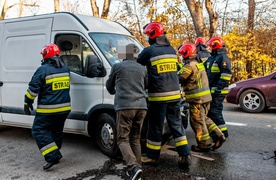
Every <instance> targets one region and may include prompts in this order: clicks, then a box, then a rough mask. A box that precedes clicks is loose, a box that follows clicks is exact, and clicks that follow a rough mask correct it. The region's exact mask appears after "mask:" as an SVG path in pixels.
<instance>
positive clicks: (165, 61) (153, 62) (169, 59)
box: [151, 58, 178, 66]
mask: <svg viewBox="0 0 276 180" xmlns="http://www.w3.org/2000/svg"><path fill="white" fill-rule="evenodd" d="M177 62H178V61H177V59H176V58H164V59H160V60H156V61H152V62H151V66H155V65H157V64H164V63H177Z"/></svg>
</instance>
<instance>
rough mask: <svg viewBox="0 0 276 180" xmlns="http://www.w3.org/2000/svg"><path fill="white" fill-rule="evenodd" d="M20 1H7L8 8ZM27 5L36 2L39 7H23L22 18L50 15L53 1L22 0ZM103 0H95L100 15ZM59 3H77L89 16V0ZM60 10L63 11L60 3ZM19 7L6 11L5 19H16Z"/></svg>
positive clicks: (65, 0)
mask: <svg viewBox="0 0 276 180" xmlns="http://www.w3.org/2000/svg"><path fill="white" fill-rule="evenodd" d="M19 1H20V0H8V6H10V5H13V4H16V3H18V2H19ZM24 1H25V2H27V3H30V4H31V3H33V2H37V4H38V5H39V7H25V8H24V12H23V16H32V15H38V14H45V13H52V12H54V0H24ZM103 1H104V0H97V5H98V6H99V10H100V13H101V9H102V6H103ZM60 2H67V3H64V4H73V5H75V3H76V2H79V9H81V11H83V12H82V13H83V14H87V15H91V14H92V13H91V7H90V0H60ZM3 3H4V0H0V8H2V7H3ZM60 8H61V10H62V9H63V6H62V3H61V7H60ZM18 9H19V6H17V5H16V6H14V7H12V8H11V9H9V10H8V11H7V14H6V17H5V19H8V18H14V17H18V12H19V10H18Z"/></svg>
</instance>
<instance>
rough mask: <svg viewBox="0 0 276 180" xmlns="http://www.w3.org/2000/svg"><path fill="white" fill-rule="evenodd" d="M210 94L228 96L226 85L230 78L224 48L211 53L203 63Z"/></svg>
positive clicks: (230, 74) (230, 73) (228, 60)
mask: <svg viewBox="0 0 276 180" xmlns="http://www.w3.org/2000/svg"><path fill="white" fill-rule="evenodd" d="M204 66H205V68H206V71H207V75H208V79H209V86H210V89H211V93H216V94H224V95H227V94H228V91H229V90H228V84H229V81H230V79H231V76H232V72H231V63H230V59H229V58H228V56H227V51H226V49H225V48H219V49H216V50H214V51H212V53H211V56H210V57H209V58H208V59H207V61H205V62H204Z"/></svg>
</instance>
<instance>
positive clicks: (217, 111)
mask: <svg viewBox="0 0 276 180" xmlns="http://www.w3.org/2000/svg"><path fill="white" fill-rule="evenodd" d="M225 97H226V95H222V94H212V101H211V104H210V105H211V106H210V110H209V112H208V117H209V118H211V119H212V120H213V121H214V123H216V125H217V126H218V127H219V129H220V130H221V131H222V132H223V134H224V136H225V137H226V138H227V137H228V130H227V126H226V124H225V121H224V118H223V115H222V110H223V101H224V99H225Z"/></svg>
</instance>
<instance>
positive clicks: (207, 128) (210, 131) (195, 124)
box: [189, 102, 223, 148]
mask: <svg viewBox="0 0 276 180" xmlns="http://www.w3.org/2000/svg"><path fill="white" fill-rule="evenodd" d="M189 105H190V113H191V119H190V121H191V122H190V124H191V127H192V129H193V131H194V132H195V136H196V141H197V144H198V147H199V148H210V147H211V137H212V138H213V141H215V140H217V138H218V137H221V136H222V135H223V133H222V132H221V130H220V129H219V128H218V126H217V125H216V124H215V123H214V122H213V121H212V119H210V118H209V117H208V116H207V114H208V111H209V109H210V103H209V102H208V103H203V104H198V103H189ZM210 135H212V136H210Z"/></svg>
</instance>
